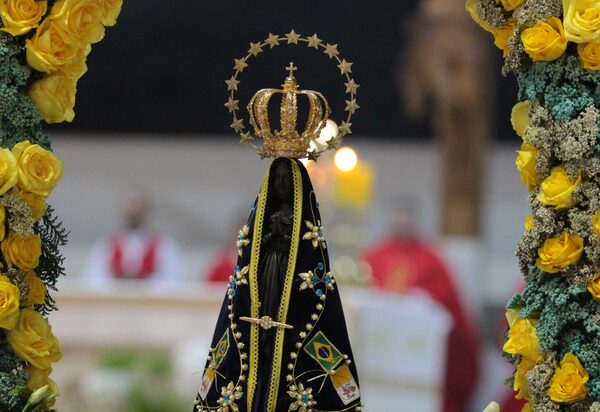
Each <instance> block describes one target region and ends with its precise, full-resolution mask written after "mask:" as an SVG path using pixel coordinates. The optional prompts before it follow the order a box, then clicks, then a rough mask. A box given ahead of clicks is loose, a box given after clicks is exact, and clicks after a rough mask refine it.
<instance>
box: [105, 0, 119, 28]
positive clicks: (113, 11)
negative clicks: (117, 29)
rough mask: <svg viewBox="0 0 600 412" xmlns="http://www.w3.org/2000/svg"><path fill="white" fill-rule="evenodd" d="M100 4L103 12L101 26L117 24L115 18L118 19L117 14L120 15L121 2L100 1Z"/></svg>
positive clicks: (114, 0) (117, 0)
mask: <svg viewBox="0 0 600 412" xmlns="http://www.w3.org/2000/svg"><path fill="white" fill-rule="evenodd" d="M100 4H101V5H102V8H103V10H104V17H102V24H104V25H105V26H114V25H115V24H117V17H119V14H120V13H121V7H122V6H123V0H101V1H100Z"/></svg>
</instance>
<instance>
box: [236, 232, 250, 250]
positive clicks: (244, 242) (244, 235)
mask: <svg viewBox="0 0 600 412" xmlns="http://www.w3.org/2000/svg"><path fill="white" fill-rule="evenodd" d="M248 233H250V227H248V225H244V227H243V228H242V230H240V233H239V235H238V238H237V242H235V244H236V245H237V248H238V255H240V256H242V253H243V249H244V247H245V246H248V245H249V244H250V239H248Z"/></svg>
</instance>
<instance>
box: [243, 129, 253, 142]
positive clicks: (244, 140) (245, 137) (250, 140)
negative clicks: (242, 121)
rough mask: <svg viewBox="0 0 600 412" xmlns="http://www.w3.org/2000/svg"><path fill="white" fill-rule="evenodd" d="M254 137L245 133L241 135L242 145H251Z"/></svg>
mask: <svg viewBox="0 0 600 412" xmlns="http://www.w3.org/2000/svg"><path fill="white" fill-rule="evenodd" d="M253 140H254V137H252V135H251V134H250V133H249V132H244V133H242V134H241V135H240V143H251V142H252V141H253Z"/></svg>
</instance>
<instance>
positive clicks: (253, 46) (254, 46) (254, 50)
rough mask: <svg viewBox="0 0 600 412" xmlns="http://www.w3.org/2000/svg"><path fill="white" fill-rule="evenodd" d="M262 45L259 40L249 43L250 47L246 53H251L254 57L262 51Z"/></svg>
mask: <svg viewBox="0 0 600 412" xmlns="http://www.w3.org/2000/svg"><path fill="white" fill-rule="evenodd" d="M262 51H263V49H262V45H261V44H260V42H258V43H250V48H249V49H248V53H250V54H251V55H253V56H254V57H256V56H258V53H262Z"/></svg>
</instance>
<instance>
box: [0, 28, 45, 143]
mask: <svg viewBox="0 0 600 412" xmlns="http://www.w3.org/2000/svg"><path fill="white" fill-rule="evenodd" d="M23 56H24V53H23V46H22V45H21V44H19V43H18V42H17V41H16V40H15V38H13V37H12V36H11V35H9V34H7V33H4V32H0V146H2V147H7V148H12V147H13V146H14V145H15V143H18V142H20V141H22V140H26V139H29V140H30V141H31V142H32V143H37V144H39V145H40V146H43V147H45V148H47V149H50V148H51V146H50V140H49V139H48V137H47V136H46V135H44V134H43V133H42V128H41V121H42V118H41V115H40V113H39V111H38V110H37V108H36V107H35V105H34V104H33V102H32V101H31V99H29V97H28V96H27V94H25V92H24V91H25V90H26V86H27V85H28V82H29V80H30V77H32V73H31V69H30V68H29V67H28V66H27V64H25V62H24V61H23V59H24V58H23Z"/></svg>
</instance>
